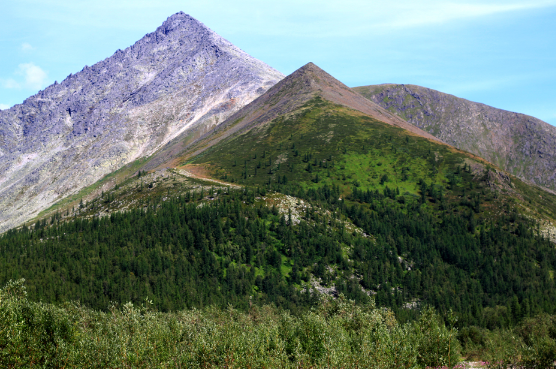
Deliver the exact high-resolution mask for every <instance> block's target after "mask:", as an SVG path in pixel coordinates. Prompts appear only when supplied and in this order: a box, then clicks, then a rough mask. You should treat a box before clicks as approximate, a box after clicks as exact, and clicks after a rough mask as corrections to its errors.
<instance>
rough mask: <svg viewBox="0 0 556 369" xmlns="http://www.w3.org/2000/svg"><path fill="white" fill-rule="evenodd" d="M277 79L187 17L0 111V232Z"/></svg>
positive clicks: (230, 109)
mask: <svg viewBox="0 0 556 369" xmlns="http://www.w3.org/2000/svg"><path fill="white" fill-rule="evenodd" d="M282 77H283V75H282V74H281V73H280V72H278V71H276V70H274V69H272V68H271V67H269V66H268V65H266V64H264V63H263V62H261V61H259V60H256V59H255V58H253V57H251V56H250V55H248V54H247V53H245V52H243V51H241V50H240V49H239V48H237V47H235V46H234V45H232V44H231V43H230V42H228V41H226V40H225V39H224V38H222V37H220V36H219V35H218V34H216V33H215V32H214V31H212V30H210V29H209V28H208V27H206V26H205V25H204V24H203V23H201V22H199V21H198V20H196V19H195V18H193V17H191V16H190V15H187V14H185V13H183V12H179V13H176V14H174V15H172V16H170V17H168V19H167V20H166V21H164V23H163V24H162V25H161V26H160V27H158V28H157V29H156V30H155V31H154V32H152V33H149V34H147V35H145V36H144V37H143V38H141V39H140V40H139V41H137V42H136V43H135V44H133V45H132V46H130V47H127V48H125V49H122V50H118V51H116V52H115V53H114V55H112V56H110V57H108V58H106V59H105V60H102V61H99V62H98V63H95V64H94V65H92V66H90V67H85V68H83V70H81V71H80V72H77V73H75V74H70V75H69V76H68V77H67V78H66V79H64V80H63V81H62V82H61V83H59V84H58V83H57V84H54V85H51V86H49V87H47V88H46V89H45V90H43V91H41V92H39V93H38V94H36V95H34V96H31V97H29V98H28V99H26V100H25V101H24V103H23V104H19V105H16V106H15V107H13V108H11V109H8V110H2V111H0V143H1V145H0V184H1V185H0V232H2V231H3V230H5V229H7V228H8V227H11V226H14V225H17V224H20V223H21V222H23V221H26V220H27V219H29V218H30V217H31V216H33V215H35V214H37V213H38V212H39V211H41V210H42V209H44V208H45V207H48V206H50V205H52V204H53V203H54V202H55V201H57V200H59V199H61V198H63V197H65V196H67V195H70V194H74V193H76V192H77V191H78V190H79V189H81V188H82V187H85V186H88V185H90V184H92V183H94V182H96V180H98V179H99V178H101V177H103V176H104V175H106V174H107V173H109V172H112V171H114V170H116V169H118V168H120V167H122V166H123V165H126V164H127V163H129V162H131V161H133V160H135V159H137V158H140V157H143V156H149V155H151V154H152V153H154V152H155V151H156V150H157V149H158V148H160V147H162V146H164V145H165V144H166V143H167V142H169V141H170V140H173V139H174V138H175V137H178V136H179V135H181V134H185V135H187V134H188V132H190V130H192V129H197V128H198V129H200V130H205V131H206V130H209V129H210V127H212V126H214V125H216V124H218V123H220V122H223V121H224V120H225V119H226V118H227V117H228V116H229V115H231V114H232V113H234V112H236V111H237V110H239V109H240V108H241V107H243V106H244V105H246V104H247V103H249V102H251V101H252V100H253V99H254V98H256V97H258V96H260V95H261V94H262V93H263V92H265V91H266V90H267V89H268V88H269V87H270V86H272V85H274V84H275V83H276V82H277V81H278V80H280V79H281V78H282ZM75 173H79V176H76V175H75Z"/></svg>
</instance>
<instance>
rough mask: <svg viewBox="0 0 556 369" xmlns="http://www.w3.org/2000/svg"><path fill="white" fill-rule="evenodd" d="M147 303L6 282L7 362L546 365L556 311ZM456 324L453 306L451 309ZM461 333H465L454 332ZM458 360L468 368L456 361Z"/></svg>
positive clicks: (0, 332) (1, 334) (3, 332)
mask: <svg viewBox="0 0 556 369" xmlns="http://www.w3.org/2000/svg"><path fill="white" fill-rule="evenodd" d="M149 307H150V302H149V301H148V300H146V301H145V303H144V304H142V305H140V306H137V305H133V304H132V303H127V304H125V305H123V306H115V305H114V306H111V308H110V309H109V311H108V312H99V311H95V310H91V309H89V308H87V307H84V306H81V305H79V304H76V303H64V304H63V305H61V306H55V305H52V304H44V303H37V302H32V301H29V300H28V299H27V297H26V290H25V287H24V281H23V280H19V281H15V282H14V281H10V282H9V283H8V284H7V285H6V286H5V287H4V288H3V289H1V290H0V366H1V367H5V368H12V367H26V368H40V367H45V368H61V367H65V368H71V367H81V368H124V367H125V368H128V367H132V368H213V367H222V368H317V367H323V368H392V369H394V368H396V369H397V368H425V367H447V368H451V367H455V366H456V365H457V364H458V362H459V361H460V360H461V356H460V355H461V346H460V343H459V341H463V343H464V350H465V351H466V352H467V353H468V354H472V355H473V354H474V355H477V354H478V351H481V352H480V356H481V357H483V358H485V359H486V360H488V363H485V364H486V367H489V368H506V367H508V366H509V365H514V366H513V367H521V368H549V367H552V366H551V365H552V362H553V361H554V359H555V355H556V340H555V339H556V335H555V334H556V317H550V316H547V315H543V316H539V317H537V318H535V319H529V320H527V321H526V322H525V323H524V324H523V325H521V326H520V327H519V328H516V329H515V330H504V331H495V332H490V331H488V330H484V329H483V330H482V329H479V328H470V329H465V330H464V331H461V332H459V334H458V331H457V330H456V329H455V328H453V327H452V328H450V327H446V325H445V323H444V320H443V319H442V318H441V317H440V316H439V315H437V314H436V313H435V312H434V310H432V309H431V308H426V309H424V310H423V311H422V313H421V316H420V317H419V319H418V320H416V321H414V322H412V323H405V324H400V323H399V322H397V321H396V319H395V317H394V314H393V313H392V312H391V311H390V310H389V309H384V308H376V307H375V305H374V303H373V302H372V301H371V302H370V303H368V304H365V305H358V304H355V303H354V301H351V300H347V299H345V298H344V297H343V295H340V297H339V298H338V299H332V298H330V297H322V299H321V300H320V301H319V303H318V305H317V307H316V308H314V309H312V310H311V311H309V312H306V313H303V314H300V315H297V316H294V315H292V314H291V313H289V312H287V311H285V310H281V309H277V308H275V307H272V306H269V305H265V306H260V307H259V306H255V305H254V306H252V307H251V308H250V309H249V310H248V311H246V312H241V311H238V310H236V309H233V308H231V307H229V308H228V309H219V308H215V307H208V308H205V309H201V310H196V309H193V310H185V311H178V312H172V313H161V312H156V311H154V310H151V309H150V308H149ZM446 322H447V323H448V325H449V326H453V323H454V321H453V315H449V316H447V317H446ZM458 338H459V340H458ZM457 367H465V365H462V364H458V366H457Z"/></svg>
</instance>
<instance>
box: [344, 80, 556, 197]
mask: <svg viewBox="0 0 556 369" xmlns="http://www.w3.org/2000/svg"><path fill="white" fill-rule="evenodd" d="M354 90H355V91H357V92H359V93H360V94H362V95H363V96H365V97H367V98H368V99H370V100H371V101H373V102H375V103H376V104H378V105H380V106H382V107H383V108H385V109H387V110H388V111H390V112H392V113H394V114H397V115H398V116H399V117H400V118H403V119H405V120H406V121H407V122H409V123H411V124H413V125H415V126H416V127H419V128H421V129H422V130H424V131H427V132H429V133H430V134H432V135H434V136H436V137H438V138H439V139H441V140H442V141H444V142H446V143H448V144H450V145H453V146H455V147H457V148H459V149H462V150H466V151H469V152H471V153H473V154H475V155H478V156H480V157H482V158H484V159H486V160H488V161H490V162H492V163H494V164H496V165H498V166H500V167H501V168H503V169H505V170H507V171H508V172H510V173H512V174H514V175H516V176H518V177H521V178H523V179H525V180H529V181H532V182H534V183H536V184H537V185H541V186H544V187H547V188H550V189H552V190H555V189H556V182H555V179H556V127H554V126H551V125H550V124H548V123H546V122H543V121H541V120H539V119H537V118H534V117H531V116H528V115H525V114H519V113H514V112H510V111H506V110H501V109H496V108H493V107H490V106H488V105H484V104H480V103H475V102H472V101H469V100H465V99H462V98H458V97H456V96H453V95H449V94H445V93H442V92H439V91H435V90H432V89H429V88H425V87H420V86H415V85H396V84H383V85H373V86H362V87H355V88H354Z"/></svg>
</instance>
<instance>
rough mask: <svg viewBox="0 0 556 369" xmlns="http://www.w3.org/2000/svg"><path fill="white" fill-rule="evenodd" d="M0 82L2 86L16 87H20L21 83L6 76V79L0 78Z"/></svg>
mask: <svg viewBox="0 0 556 369" xmlns="http://www.w3.org/2000/svg"><path fill="white" fill-rule="evenodd" d="M0 82H2V87H4V88H17V89H20V88H21V85H20V84H19V83H18V82H17V81H16V80H15V79H13V78H8V79H6V80H4V79H3V80H0Z"/></svg>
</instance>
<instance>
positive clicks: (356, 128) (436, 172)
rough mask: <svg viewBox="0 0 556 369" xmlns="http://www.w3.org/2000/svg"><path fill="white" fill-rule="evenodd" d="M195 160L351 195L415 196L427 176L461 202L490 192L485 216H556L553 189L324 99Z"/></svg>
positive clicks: (252, 177) (242, 175) (253, 180)
mask: <svg viewBox="0 0 556 369" xmlns="http://www.w3.org/2000/svg"><path fill="white" fill-rule="evenodd" d="M188 164H201V165H203V166H205V167H206V168H207V169H209V171H210V172H211V173H212V175H213V176H214V177H216V178H220V179H225V180H227V181H231V182H234V183H238V184H243V185H252V186H264V185H267V184H268V183H269V182H270V183H274V182H283V181H284V177H285V178H286V179H287V181H288V183H291V182H292V181H294V182H296V183H299V184H300V185H302V186H303V187H306V188H308V187H313V188H316V187H322V186H324V185H339V186H340V188H341V190H342V192H343V193H344V194H346V195H347V194H349V193H350V192H351V189H352V188H353V187H354V186H358V187H359V189H360V190H375V189H378V190H381V191H382V190H383V189H384V188H385V187H386V186H388V187H389V188H390V189H392V188H398V189H399V192H400V194H402V195H405V196H406V197H407V199H411V198H412V197H415V196H420V190H419V187H420V185H419V183H420V181H421V180H423V181H425V182H426V183H427V184H428V185H431V184H434V185H436V186H437V187H438V188H439V189H442V190H443V192H444V193H445V194H446V196H447V200H448V201H449V202H453V203H456V202H462V200H463V202H465V200H469V201H471V200H472V199H473V197H474V196H475V195H478V194H481V195H483V196H485V195H486V198H487V200H490V201H487V202H486V203H485V204H484V206H482V208H481V210H482V215H483V216H488V217H492V216H495V215H496V214H500V213H503V212H507V211H509V210H510V209H512V208H517V209H519V211H520V212H524V213H526V214H529V215H531V216H533V217H535V218H538V219H542V220H547V221H550V222H551V221H552V220H553V219H555V218H556V196H554V195H553V194H551V193H548V192H545V191H543V190H542V189H540V188H538V187H536V186H532V185H529V184H527V183H524V182H523V181H521V180H519V179H517V178H515V177H510V176H506V175H505V173H503V172H501V171H499V170H497V169H496V168H495V167H494V166H492V165H491V164H490V163H488V162H485V161H483V160H482V159H480V158H477V157H475V156H473V155H471V154H469V153H466V152H462V151H459V150H456V149H454V148H452V147H450V146H447V145H441V144H438V143H435V142H432V141H429V140H427V139H425V138H422V137H418V136H415V135H412V134H410V133H408V132H407V131H404V130H402V129H400V128H397V127H393V126H391V125H388V124H385V123H382V122H379V121H377V120H374V119H372V118H369V117H367V116H365V115H363V114H361V113H359V112H356V111H353V110H350V109H348V108H345V107H341V106H338V105H334V104H331V103H328V102H325V101H322V100H320V99H319V98H317V99H314V100H312V101H310V102H309V103H307V104H305V106H304V107H302V108H301V109H298V110H297V111H295V112H294V113H292V114H289V115H288V116H287V117H280V118H278V119H275V120H274V121H272V122H270V123H268V124H266V125H264V126H261V127H257V128H254V129H252V130H250V131H248V132H246V133H243V134H240V135H236V136H232V137H231V138H230V139H228V140H226V141H224V142H222V143H220V144H218V145H216V146H214V147H212V148H211V149H209V150H207V151H205V152H204V153H203V154H202V155H200V156H198V157H195V158H194V159H192V160H190V161H189V162H188ZM464 167H465V168H466V170H464V169H463V168H464ZM317 176H318V182H317ZM386 177H387V178H386ZM462 210H463V208H462V207H461V206H460V207H456V208H455V209H454V211H455V212H457V211H462Z"/></svg>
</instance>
